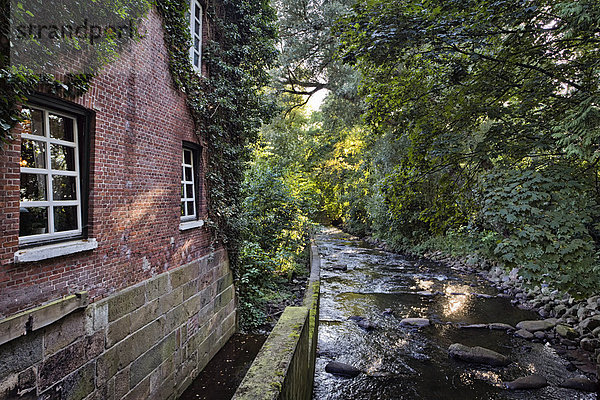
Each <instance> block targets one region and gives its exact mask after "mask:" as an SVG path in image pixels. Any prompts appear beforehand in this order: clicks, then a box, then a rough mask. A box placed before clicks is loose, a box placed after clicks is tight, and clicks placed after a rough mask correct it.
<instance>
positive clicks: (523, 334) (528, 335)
mask: <svg viewBox="0 0 600 400" xmlns="http://www.w3.org/2000/svg"><path fill="white" fill-rule="evenodd" d="M515 336H518V337H520V338H523V339H533V338H534V336H533V333H531V332H529V331H527V330H525V329H519V330H518V331H516V332H515Z"/></svg>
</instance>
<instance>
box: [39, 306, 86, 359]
mask: <svg viewBox="0 0 600 400" xmlns="http://www.w3.org/2000/svg"><path fill="white" fill-rule="evenodd" d="M84 323H85V317H84V313H83V311H76V312H73V313H71V314H69V315H67V316H66V317H65V318H63V319H61V320H59V321H57V322H56V323H54V324H52V325H49V326H47V327H46V328H45V329H44V355H46V356H48V355H50V354H54V353H56V352H57V351H59V350H61V349H63V348H65V347H67V346H68V345H70V344H71V343H73V342H74V341H76V340H77V339H79V338H80V337H81V336H83V335H84V334H85V324H84Z"/></svg>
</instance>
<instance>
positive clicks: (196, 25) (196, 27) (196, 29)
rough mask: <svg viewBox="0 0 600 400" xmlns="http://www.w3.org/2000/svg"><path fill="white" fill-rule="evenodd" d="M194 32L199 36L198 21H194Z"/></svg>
mask: <svg viewBox="0 0 600 400" xmlns="http://www.w3.org/2000/svg"><path fill="white" fill-rule="evenodd" d="M194 33H195V35H196V36H200V23H199V22H198V21H195V22H194Z"/></svg>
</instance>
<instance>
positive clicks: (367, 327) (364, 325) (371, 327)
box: [356, 318, 375, 331]
mask: <svg viewBox="0 0 600 400" xmlns="http://www.w3.org/2000/svg"><path fill="white" fill-rule="evenodd" d="M356 324H357V325H358V326H360V327H361V328H362V329H364V330H366V331H372V330H374V329H375V325H373V323H372V322H371V321H369V320H367V319H364V318H363V319H361V320H360V321H357V322H356Z"/></svg>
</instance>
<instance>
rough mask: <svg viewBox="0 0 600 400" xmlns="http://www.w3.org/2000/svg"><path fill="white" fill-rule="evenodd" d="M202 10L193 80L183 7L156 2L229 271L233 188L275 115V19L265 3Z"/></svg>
mask: <svg viewBox="0 0 600 400" xmlns="http://www.w3.org/2000/svg"><path fill="white" fill-rule="evenodd" d="M203 5H204V6H205V14H206V16H207V19H208V20H209V21H210V24H209V28H208V29H209V32H208V41H207V42H206V43H203V48H202V58H203V63H204V64H205V67H206V74H204V75H199V74H197V73H196V72H195V71H193V69H192V66H191V63H190V61H189V56H188V48H189V43H190V33H189V28H188V19H187V17H186V13H187V12H188V10H189V4H188V1H187V0H157V2H156V6H157V9H158V11H159V12H160V14H161V15H162V17H163V25H164V31H165V42H166V44H167V48H168V51H169V56H170V57H169V65H170V70H171V75H172V76H173V80H174V84H175V86H176V87H177V88H178V89H180V90H182V91H183V92H184V93H185V94H186V96H187V102H188V105H189V108H190V110H191V112H192V116H193V118H194V120H195V123H196V134H197V135H198V136H199V138H200V140H201V141H202V144H203V145H204V146H205V148H206V152H207V154H208V168H207V170H206V181H207V186H208V190H207V200H208V212H209V226H210V227H211V228H212V230H213V237H214V238H215V241H218V242H220V243H222V244H224V245H225V246H226V247H227V249H228V252H229V256H230V259H231V262H232V265H233V266H235V265H236V261H237V258H238V254H239V248H240V244H241V243H240V231H241V229H242V224H243V221H242V220H241V218H240V215H241V214H240V202H241V194H240V186H241V182H242V180H243V171H244V166H245V163H246V162H247V160H248V159H249V155H250V154H249V150H248V146H247V145H248V144H249V143H252V142H253V141H254V140H255V139H256V135H257V132H258V128H259V127H260V125H261V124H262V122H263V121H264V120H265V119H266V118H267V117H268V116H269V115H270V114H271V112H272V111H273V109H274V105H273V104H272V103H271V102H270V101H269V100H268V99H267V97H266V96H265V94H264V93H263V88H264V87H265V85H266V84H267V83H268V81H269V75H268V73H267V70H268V68H269V67H270V66H271V65H272V63H273V62H274V60H275V58H276V51H275V47H274V40H275V36H276V29H275V27H274V21H275V17H276V15H275V12H274V10H273V9H272V8H271V6H270V5H269V2H268V1H265V0H219V1H215V0H207V1H206V2H205V3H204V4H203Z"/></svg>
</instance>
